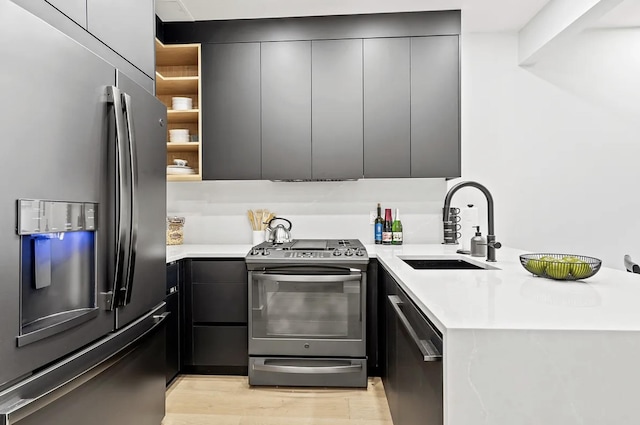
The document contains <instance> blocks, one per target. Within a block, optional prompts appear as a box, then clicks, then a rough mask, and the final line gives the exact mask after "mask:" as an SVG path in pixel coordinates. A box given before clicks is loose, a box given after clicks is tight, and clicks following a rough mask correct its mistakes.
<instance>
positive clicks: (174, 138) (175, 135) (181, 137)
mask: <svg viewBox="0 0 640 425" xmlns="http://www.w3.org/2000/svg"><path fill="white" fill-rule="evenodd" d="M169 142H171V143H189V129H184V128H175V129H173V130H169Z"/></svg>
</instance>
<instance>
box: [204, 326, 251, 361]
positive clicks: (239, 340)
mask: <svg viewBox="0 0 640 425" xmlns="http://www.w3.org/2000/svg"><path fill="white" fill-rule="evenodd" d="M248 335H249V334H248V328H247V326H246V325H244V326H224V325H217V326H194V327H193V364H194V365H199V366H244V367H247V365H248V363H249V354H248V353H249V345H248V344H249V336H248Z"/></svg>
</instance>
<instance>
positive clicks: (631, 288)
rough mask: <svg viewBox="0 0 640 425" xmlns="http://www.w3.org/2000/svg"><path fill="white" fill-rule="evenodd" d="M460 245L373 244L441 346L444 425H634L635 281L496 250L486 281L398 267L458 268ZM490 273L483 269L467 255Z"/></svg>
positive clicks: (639, 326)
mask: <svg viewBox="0 0 640 425" xmlns="http://www.w3.org/2000/svg"><path fill="white" fill-rule="evenodd" d="M250 248H251V247H250V246H249V245H248V244H246V245H244V244H239V245H182V246H172V247H168V248H167V262H170V261H176V260H180V259H185V258H242V257H244V256H245V255H246V253H247V252H248V251H249V249H250ZM455 248H456V247H455V246H453V247H448V246H443V245H436V244H434V245H427V244H425V245H404V246H400V247H394V246H389V247H387V246H384V247H382V246H374V245H368V246H367V250H368V252H369V255H370V257H371V258H377V260H378V262H379V264H380V266H381V270H383V271H385V272H387V273H388V274H389V275H390V276H391V277H392V278H393V279H394V280H395V281H396V282H397V283H398V284H399V286H400V287H401V288H402V289H403V291H404V292H406V294H407V295H408V296H409V297H410V298H411V300H412V301H413V302H414V303H415V304H416V305H417V306H418V308H419V309H420V310H421V311H422V313H423V314H424V315H425V316H426V317H427V318H428V319H429V320H430V321H431V322H432V323H433V324H434V325H435V326H436V327H437V328H438V330H439V331H440V332H441V333H442V335H443V366H444V372H443V375H444V384H443V386H444V424H446V425H468V424H492V425H503V424H504V425H507V424H508V425H512V424H527V423H531V424H542V423H544V424H546V425H560V424H562V425H569V424H576V425H577V424H588V425H596V424H597V425H600V424H605V423H609V424H635V423H640V411H639V410H638V409H637V408H636V404H637V403H636V401H635V396H634V394H635V393H636V391H635V383H637V382H639V381H640V368H638V367H637V359H638V358H639V357H640V312H639V310H638V308H637V300H638V299H640V282H639V281H638V279H640V277H639V276H638V275H633V274H630V273H625V272H621V271H617V270H613V269H608V268H602V269H601V270H600V271H599V272H598V273H597V274H596V275H595V276H593V277H591V278H589V279H586V280H584V281H577V282H563V281H552V280H548V279H543V278H538V277H534V276H532V275H531V274H530V273H528V272H526V271H525V270H524V269H523V268H522V266H521V265H520V263H519V259H518V255H519V254H521V253H522V252H521V251H518V250H515V249H509V248H502V249H501V250H499V251H498V252H497V260H498V261H497V262H496V263H491V264H490V266H493V267H496V268H497V269H488V270H414V269H413V268H411V267H410V266H409V265H407V264H406V263H405V262H404V261H402V259H403V258H405V259H409V258H426V257H428V258H460V257H463V256H460V255H459V254H456V253H455ZM463 258H465V259H466V260H467V261H471V262H475V263H477V264H487V263H485V262H484V259H475V258H470V257H468V256H464V257H463Z"/></svg>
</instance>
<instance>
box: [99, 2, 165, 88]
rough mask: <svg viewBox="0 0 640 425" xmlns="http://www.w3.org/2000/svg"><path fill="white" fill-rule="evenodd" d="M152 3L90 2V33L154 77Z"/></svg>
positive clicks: (154, 32) (153, 19)
mask: <svg viewBox="0 0 640 425" xmlns="http://www.w3.org/2000/svg"><path fill="white" fill-rule="evenodd" d="M154 4H155V3H154V2H153V1H151V0H142V1H131V0H87V6H86V8H87V29H88V30H89V32H90V33H91V34H93V35H94V36H96V37H97V38H99V39H100V40H101V41H102V42H103V43H104V44H106V45H107V46H109V47H111V48H112V49H113V50H115V51H116V52H118V53H119V54H120V55H121V56H122V57H124V58H125V59H127V60H128V61H129V62H131V63H132V64H134V65H135V66H136V67H138V68H139V69H140V70H141V71H142V72H144V73H145V74H147V75H148V76H150V77H152V78H153V77H154V75H155V66H156V65H155V44H154V43H155V34H156V20H155V10H154Z"/></svg>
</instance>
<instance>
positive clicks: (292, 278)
mask: <svg viewBox="0 0 640 425" xmlns="http://www.w3.org/2000/svg"><path fill="white" fill-rule="evenodd" d="M254 277H255V278H256V279H258V280H267V281H270V282H314V283H315V282H317V283H342V282H351V281H355V280H361V279H362V273H358V274H349V275H306V274H305V275H299V274H298V275H288V274H255V275H254Z"/></svg>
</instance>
